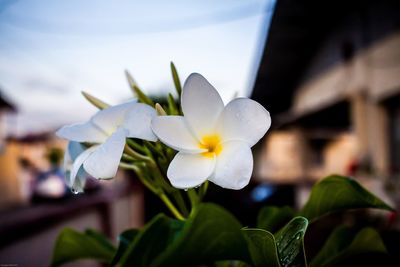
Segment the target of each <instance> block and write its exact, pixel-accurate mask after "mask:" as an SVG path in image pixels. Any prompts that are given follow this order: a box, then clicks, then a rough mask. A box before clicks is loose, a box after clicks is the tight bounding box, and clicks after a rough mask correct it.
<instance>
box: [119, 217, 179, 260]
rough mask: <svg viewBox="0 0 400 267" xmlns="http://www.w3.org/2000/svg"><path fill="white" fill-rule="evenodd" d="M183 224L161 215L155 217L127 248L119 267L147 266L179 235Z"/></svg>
mask: <svg viewBox="0 0 400 267" xmlns="http://www.w3.org/2000/svg"><path fill="white" fill-rule="evenodd" d="M183 224H184V222H183V221H178V220H174V219H171V218H168V217H167V216H165V215H163V214H159V215H157V216H156V217H154V218H153V219H152V220H151V221H150V222H149V223H148V224H147V225H146V227H145V228H144V229H143V230H141V231H140V233H139V234H137V236H136V238H135V239H134V241H133V242H131V244H130V245H129V246H128V248H127V249H126V251H125V253H124V255H123V256H122V258H121V261H120V266H143V267H147V266H149V265H150V263H151V262H152V261H153V260H154V259H155V258H156V257H157V256H158V255H159V254H160V253H161V252H162V251H164V250H165V249H166V248H167V246H168V245H169V244H170V243H171V242H173V240H174V239H175V238H177V237H178V236H179V235H180V232H181V229H182V227H183Z"/></svg>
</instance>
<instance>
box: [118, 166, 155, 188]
mask: <svg viewBox="0 0 400 267" xmlns="http://www.w3.org/2000/svg"><path fill="white" fill-rule="evenodd" d="M119 166H120V167H122V168H124V169H126V170H133V171H134V172H135V173H136V175H137V177H138V178H139V180H140V182H142V184H143V185H144V186H146V187H147V188H148V189H149V190H150V191H151V192H153V193H154V194H156V195H158V194H160V193H159V192H160V190H159V189H157V188H155V187H154V186H153V185H152V184H151V183H150V182H149V181H148V180H147V179H146V178H145V177H144V176H143V173H142V171H141V170H140V168H139V167H137V166H135V165H131V164H127V163H123V162H121V163H119Z"/></svg>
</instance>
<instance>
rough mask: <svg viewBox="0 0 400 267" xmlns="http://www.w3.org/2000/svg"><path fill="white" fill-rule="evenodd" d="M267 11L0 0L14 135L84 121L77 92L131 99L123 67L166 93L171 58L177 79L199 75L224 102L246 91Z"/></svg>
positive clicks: (257, 6) (88, 110)
mask: <svg viewBox="0 0 400 267" xmlns="http://www.w3.org/2000/svg"><path fill="white" fill-rule="evenodd" d="M111 3H112V4H111ZM272 11H273V0H248V1H246V0H241V1H237V0H229V1H228V0H226V1H204V0H203V1H141V2H139V1H87V0H86V1H78V0H69V1H43V0H42V1H32V0H31V1H2V0H0V87H1V88H2V90H3V92H4V93H5V94H6V95H7V96H8V98H10V99H11V100H12V102H14V103H15V104H16V105H17V107H18V108H19V114H18V116H17V117H12V118H10V119H9V122H10V123H11V124H13V127H12V128H13V129H12V132H14V133H17V134H23V133H26V132H27V131H35V132H37V131H42V130H47V129H50V128H54V127H58V126H60V125H62V124H65V123H71V122H79V121H84V120H86V119H87V118H89V116H90V115H91V114H93V113H94V112H95V109H94V108H93V107H92V106H91V105H90V104H88V103H86V101H85V100H84V99H83V97H81V94H80V91H82V90H85V91H87V92H90V93H92V94H93V95H95V96H98V97H99V98H101V99H104V100H105V101H107V102H109V103H111V104H117V103H119V102H122V101H124V100H126V99H128V98H130V97H131V96H132V95H131V93H130V90H129V87H128V85H127V82H126V80H125V77H124V70H125V69H127V70H129V71H130V72H131V73H132V75H133V76H134V77H135V79H136V80H137V82H138V83H139V85H140V86H141V87H142V88H143V89H144V91H145V92H147V93H149V94H157V93H165V92H167V91H172V90H173V84H172V80H171V78H170V70H169V62H170V61H174V63H175V65H176V66H177V68H178V71H179V74H180V76H181V78H182V80H184V79H185V78H186V77H187V76H188V75H189V74H190V73H191V72H199V73H201V74H203V75H204V76H205V77H206V78H207V79H208V80H209V81H210V82H211V83H212V84H213V85H214V86H215V87H216V88H217V90H218V91H219V92H220V94H221V95H222V97H223V99H224V101H225V102H227V101H229V99H230V98H231V97H232V96H233V95H234V94H235V92H238V95H240V96H247V95H249V93H250V91H251V88H252V85H253V81H254V78H255V74H256V73H255V71H256V70H257V67H258V62H259V59H260V56H261V51H262V48H263V44H264V41H265V36H266V32H267V28H268V24H269V20H270V16H271V14H272ZM182 82H183V81H182Z"/></svg>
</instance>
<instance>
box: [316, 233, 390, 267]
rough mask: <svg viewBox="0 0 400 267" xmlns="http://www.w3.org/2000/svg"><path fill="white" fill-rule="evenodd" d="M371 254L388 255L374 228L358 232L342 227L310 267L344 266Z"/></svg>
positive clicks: (329, 239) (333, 234)
mask: <svg viewBox="0 0 400 267" xmlns="http://www.w3.org/2000/svg"><path fill="white" fill-rule="evenodd" d="M370 253H386V248H385V245H384V244H383V241H382V239H381V237H380V236H379V234H378V233H377V232H376V231H375V230H374V229H373V228H369V227H366V228H364V229H362V230H360V231H358V232H357V231H356V230H354V229H351V228H349V227H347V226H341V227H338V228H336V229H335V231H334V232H333V233H332V234H331V235H330V236H329V238H328V240H327V241H326V242H325V244H324V246H323V247H322V249H321V250H320V251H319V253H318V254H317V255H316V256H315V257H314V258H313V260H312V261H311V263H310V267H319V266H324V267H329V266H342V265H344V263H345V261H346V260H348V259H349V258H351V257H354V256H359V255H362V254H370Z"/></svg>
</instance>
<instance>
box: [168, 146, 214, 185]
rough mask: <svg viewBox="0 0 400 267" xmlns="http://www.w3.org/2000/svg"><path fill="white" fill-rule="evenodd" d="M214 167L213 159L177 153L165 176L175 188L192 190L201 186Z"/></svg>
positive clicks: (199, 155)
mask: <svg viewBox="0 0 400 267" xmlns="http://www.w3.org/2000/svg"><path fill="white" fill-rule="evenodd" d="M214 167H215V157H204V156H202V155H201V154H185V153H183V152H179V153H178V154H176V156H175V158H174V159H173V160H172V161H171V164H170V165H169V167H168V171H167V176H168V179H169V180H170V182H171V184H172V186H174V187H176V188H181V189H185V188H192V187H196V186H198V185H200V184H202V183H203V182H204V181H205V180H207V178H208V177H209V176H210V175H211V173H212V172H213V170H214Z"/></svg>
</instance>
